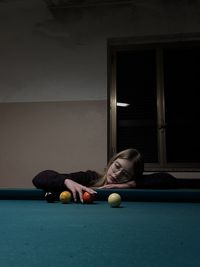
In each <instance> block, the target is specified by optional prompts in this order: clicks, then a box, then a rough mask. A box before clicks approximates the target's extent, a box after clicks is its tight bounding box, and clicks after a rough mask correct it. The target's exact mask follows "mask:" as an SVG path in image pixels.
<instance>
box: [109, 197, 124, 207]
mask: <svg viewBox="0 0 200 267" xmlns="http://www.w3.org/2000/svg"><path fill="white" fill-rule="evenodd" d="M121 201H122V198H121V196H120V195H119V194H117V193H112V194H110V195H109V197H108V203H109V205H110V207H112V208H117V207H119V206H120V204H121Z"/></svg>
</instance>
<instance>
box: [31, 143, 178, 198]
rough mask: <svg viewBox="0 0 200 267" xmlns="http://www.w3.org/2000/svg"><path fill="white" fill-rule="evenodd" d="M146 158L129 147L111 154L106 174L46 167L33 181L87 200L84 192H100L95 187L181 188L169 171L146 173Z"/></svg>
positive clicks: (41, 185)
mask: <svg viewBox="0 0 200 267" xmlns="http://www.w3.org/2000/svg"><path fill="white" fill-rule="evenodd" d="M143 171H144V162H143V159H142V156H141V154H140V153H139V152H138V150H136V149H133V148H131V149H126V150H123V151H121V152H119V153H118V154H116V155H115V156H113V157H112V158H111V160H110V161H109V163H108V165H107V167H106V169H105V172H104V174H103V175H101V174H99V173H97V172H96V171H91V170H88V171H85V172H83V171H80V172H75V173H69V174H67V173H58V172H56V171H53V170H45V171H42V172H40V173H39V174H37V175H36V176H35V177H34V178H33V180H32V182H33V184H34V186H35V187H37V188H38V189H43V190H45V191H46V192H55V193H58V192H62V191H65V190H67V189H68V190H70V191H71V192H72V195H73V199H74V201H75V202H76V201H77V196H78V197H79V199H80V201H81V202H83V198H82V196H83V192H85V191H87V192H89V193H90V194H96V191H95V188H99V189H100V188H111V189H113V188H117V189H126V188H151V189H162V188H166V189H167V188H177V179H176V178H175V177H173V176H172V175H171V174H169V173H153V174H148V175H147V174H146V175H144V174H143Z"/></svg>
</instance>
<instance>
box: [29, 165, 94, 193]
mask: <svg viewBox="0 0 200 267" xmlns="http://www.w3.org/2000/svg"><path fill="white" fill-rule="evenodd" d="M65 179H71V180H73V181H74V182H77V183H79V184H81V185H84V186H88V187H90V186H91V185H92V184H93V183H94V182H95V181H97V180H98V179H99V174H98V173H97V172H95V171H86V172H83V171H80V172H74V173H69V174H65V173H58V172H56V171H52V170H46V171H42V172H40V173H39V174H38V175H36V176H35V177H34V178H33V184H34V186H35V187H37V188H38V189H43V190H45V191H47V192H48V191H51V192H62V191H64V190H66V186H65V185H64V181H65Z"/></svg>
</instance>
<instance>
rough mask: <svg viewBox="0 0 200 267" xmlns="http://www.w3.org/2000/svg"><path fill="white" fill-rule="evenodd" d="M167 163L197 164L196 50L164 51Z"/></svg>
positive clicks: (199, 73)
mask: <svg viewBox="0 0 200 267" xmlns="http://www.w3.org/2000/svg"><path fill="white" fill-rule="evenodd" d="M164 67H165V68H164V88H165V106H166V123H167V128H166V145H167V161H168V162H177V163H178V162H183V163H185V162H188V163H190V162H194V163H197V162H200V153H199V151H200V138H199V137H200V129H199V128H200V127H199V121H200V103H199V97H198V95H199V91H200V49H199V48H197V47H196V48H194V47H193V48H188V49H186V48H184V49H183V48H179V49H175V48H173V49H165V50H164Z"/></svg>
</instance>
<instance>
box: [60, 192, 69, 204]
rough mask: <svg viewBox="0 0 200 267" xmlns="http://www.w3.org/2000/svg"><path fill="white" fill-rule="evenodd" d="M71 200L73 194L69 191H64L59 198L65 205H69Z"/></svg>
mask: <svg viewBox="0 0 200 267" xmlns="http://www.w3.org/2000/svg"><path fill="white" fill-rule="evenodd" d="M71 198H72V194H71V193H70V192H69V191H63V192H62V193H61V194H60V196H59V199H60V201H61V202H62V203H63V204H66V203H69V202H70V201H71Z"/></svg>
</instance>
